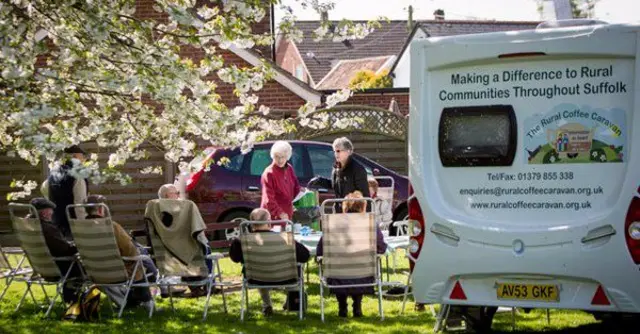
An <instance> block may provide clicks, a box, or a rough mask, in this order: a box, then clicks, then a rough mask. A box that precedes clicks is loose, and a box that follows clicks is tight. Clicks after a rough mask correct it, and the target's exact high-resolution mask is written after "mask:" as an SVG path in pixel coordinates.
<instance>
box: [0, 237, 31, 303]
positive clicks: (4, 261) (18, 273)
mask: <svg viewBox="0 0 640 334" xmlns="http://www.w3.org/2000/svg"><path fill="white" fill-rule="evenodd" d="M10 255H13V256H16V257H18V258H17V261H15V260H14V261H11V259H9V256H10ZM25 259H26V254H25V253H24V251H23V250H22V249H20V248H16V247H11V248H8V247H7V248H3V247H2V245H0V279H4V282H5V285H4V289H2V292H0V302H1V301H2V299H3V298H4V295H5V294H6V293H7V290H9V287H10V286H11V283H13V281H14V280H16V279H18V280H24V279H25V278H26V277H27V275H30V274H31V273H33V269H31V268H27V267H23V265H24V260H25ZM11 262H17V264H16V265H15V266H14V265H12V264H11Z"/></svg>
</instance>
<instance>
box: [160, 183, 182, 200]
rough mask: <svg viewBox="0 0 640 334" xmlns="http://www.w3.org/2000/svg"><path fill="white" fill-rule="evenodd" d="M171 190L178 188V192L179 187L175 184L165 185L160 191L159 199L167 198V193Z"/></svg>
mask: <svg viewBox="0 0 640 334" xmlns="http://www.w3.org/2000/svg"><path fill="white" fill-rule="evenodd" d="M169 188H176V190H178V187H176V186H175V184H173V183H167V184H163V185H162V186H160V189H158V198H160V199H163V198H167V192H169Z"/></svg>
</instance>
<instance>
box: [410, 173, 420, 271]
mask: <svg viewBox="0 0 640 334" xmlns="http://www.w3.org/2000/svg"><path fill="white" fill-rule="evenodd" d="M407 206H408V208H409V222H410V224H411V228H410V231H411V237H410V241H409V253H410V254H411V256H412V257H413V258H414V259H417V258H418V255H420V250H421V249H422V242H423V241H424V216H423V215H422V209H421V208H420V203H418V199H417V198H416V196H415V195H414V193H413V187H412V186H411V183H409V200H408V204H407ZM413 266H414V263H413V261H409V268H410V270H411V271H412V272H413Z"/></svg>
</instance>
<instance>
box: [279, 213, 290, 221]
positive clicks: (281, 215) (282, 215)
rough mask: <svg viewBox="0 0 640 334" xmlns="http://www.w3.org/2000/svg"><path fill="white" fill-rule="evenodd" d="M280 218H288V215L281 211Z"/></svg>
mask: <svg viewBox="0 0 640 334" xmlns="http://www.w3.org/2000/svg"><path fill="white" fill-rule="evenodd" d="M280 219H281V220H289V215H288V214H286V213H284V212H283V213H281V214H280Z"/></svg>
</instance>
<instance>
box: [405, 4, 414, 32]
mask: <svg viewBox="0 0 640 334" xmlns="http://www.w3.org/2000/svg"><path fill="white" fill-rule="evenodd" d="M407 10H408V12H409V19H408V20H407V30H409V31H413V24H414V23H413V6H411V5H409V8H408V9H407Z"/></svg>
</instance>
